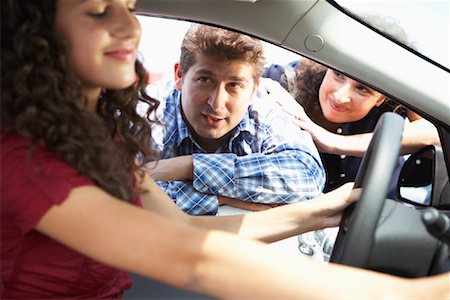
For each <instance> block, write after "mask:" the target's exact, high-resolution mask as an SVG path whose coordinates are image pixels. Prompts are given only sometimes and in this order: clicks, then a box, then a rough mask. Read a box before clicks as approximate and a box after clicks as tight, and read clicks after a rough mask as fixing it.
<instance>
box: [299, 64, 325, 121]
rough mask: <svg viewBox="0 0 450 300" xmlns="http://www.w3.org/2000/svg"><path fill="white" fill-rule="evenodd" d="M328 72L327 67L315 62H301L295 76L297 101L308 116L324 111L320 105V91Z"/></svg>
mask: <svg viewBox="0 0 450 300" xmlns="http://www.w3.org/2000/svg"><path fill="white" fill-rule="evenodd" d="M327 70H328V68H327V67H326V66H324V65H321V64H319V63H316V62H315V61H313V60H309V59H302V60H300V61H299V64H298V67H297V70H296V76H295V77H296V79H295V85H296V86H295V99H296V100H297V102H298V103H300V104H301V105H302V106H303V108H304V109H305V112H307V113H308V114H311V113H313V112H321V111H322V109H321V108H320V104H319V89H320V85H321V84H322V81H323V78H324V77H325V73H326V72H327Z"/></svg>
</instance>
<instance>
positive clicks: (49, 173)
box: [0, 141, 93, 234]
mask: <svg viewBox="0 0 450 300" xmlns="http://www.w3.org/2000/svg"><path fill="white" fill-rule="evenodd" d="M1 150H2V153H1V156H2V161H1V163H2V168H1V177H2V179H1V185H0V194H1V197H0V198H1V201H0V203H1V215H2V221H3V220H8V222H10V224H9V225H10V226H14V227H15V228H17V230H18V231H19V232H21V233H22V234H25V233H26V232H28V231H29V230H31V229H32V228H33V227H34V226H35V225H36V223H37V222H38V221H39V220H40V218H42V216H43V215H44V214H45V213H46V212H47V211H48V210H49V209H50V208H51V207H52V206H53V205H59V204H61V203H62V202H63V201H64V200H65V199H66V198H67V197H68V195H69V193H70V192H71V190H72V189H73V188H75V187H77V186H81V185H89V184H93V182H92V181H91V180H90V179H89V178H87V177H85V176H82V175H81V174H79V173H78V172H77V171H76V170H75V169H74V168H72V167H71V166H69V165H68V164H67V163H65V162H64V161H62V160H61V159H59V158H58V157H57V156H56V155H55V154H53V153H50V152H47V151H45V150H43V149H41V148H38V147H36V148H35V149H34V150H33V151H32V152H29V151H28V150H29V147H28V144H27V143H23V141H19V142H17V141H14V142H10V141H7V142H6V143H5V144H2V149H1ZM30 153H31V155H29V154H30Z"/></svg>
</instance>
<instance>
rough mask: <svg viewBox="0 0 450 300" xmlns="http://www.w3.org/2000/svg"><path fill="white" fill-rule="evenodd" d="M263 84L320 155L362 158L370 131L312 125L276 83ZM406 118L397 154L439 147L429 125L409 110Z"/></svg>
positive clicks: (370, 137) (303, 112)
mask: <svg viewBox="0 0 450 300" xmlns="http://www.w3.org/2000/svg"><path fill="white" fill-rule="evenodd" d="M263 82H264V83H263V86H265V87H266V90H268V91H269V92H270V94H271V97H269V98H273V100H274V101H276V102H277V103H278V104H279V105H280V106H281V107H282V108H283V109H284V111H286V112H287V113H288V114H290V115H291V116H292V117H293V118H292V121H293V122H294V123H295V124H296V125H297V126H299V127H301V128H302V129H304V130H306V131H308V132H309V133H310V134H311V136H312V138H313V140H314V142H315V143H316V145H317V148H319V150H320V151H321V152H323V153H330V154H336V155H348V156H363V155H364V153H365V152H366V150H367V148H368V147H369V144H370V141H371V139H372V136H373V133H372V132H370V133H361V134H354V135H339V134H335V133H333V132H330V131H328V130H326V129H325V128H323V127H321V126H319V125H317V124H316V123H314V122H313V121H312V120H311V119H310V118H309V117H308V116H307V114H306V112H305V111H304V109H303V107H302V106H301V105H300V104H299V103H298V102H297V101H295V99H294V98H292V96H291V95H290V94H289V93H287V91H286V90H284V89H283V88H282V87H281V86H280V85H279V84H278V83H277V82H274V81H268V80H264V81H263ZM408 119H409V120H406V121H405V126H404V128H403V135H402V144H401V148H400V154H408V153H413V152H416V151H418V150H419V149H421V148H423V147H425V146H427V145H440V140H439V134H438V132H437V130H436V127H435V126H434V125H433V124H432V123H430V122H429V121H427V120H425V119H423V118H421V117H420V116H419V115H417V114H416V113H414V112H412V111H408Z"/></svg>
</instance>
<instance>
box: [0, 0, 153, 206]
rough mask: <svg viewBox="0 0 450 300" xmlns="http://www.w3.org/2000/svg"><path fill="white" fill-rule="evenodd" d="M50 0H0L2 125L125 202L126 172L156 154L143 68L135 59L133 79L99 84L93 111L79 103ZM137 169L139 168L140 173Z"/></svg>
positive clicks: (130, 191)
mask: <svg viewBox="0 0 450 300" xmlns="http://www.w3.org/2000/svg"><path fill="white" fill-rule="evenodd" d="M55 13H56V1H55V0H39V1H15V0H7V1H1V18H2V20H1V45H2V51H1V90H2V93H1V131H2V133H14V134H18V135H20V136H22V137H25V138H27V139H29V140H30V141H31V142H32V148H33V147H34V146H36V145H42V146H45V147H46V148H47V149H48V150H49V151H52V152H54V153H56V154H57V155H58V156H59V157H60V158H61V159H63V160H64V161H66V162H67V163H68V164H70V165H71V166H72V167H74V168H75V169H77V170H78V171H79V172H80V173H81V174H83V175H85V176H87V177H89V178H91V179H92V180H93V181H94V182H95V183H96V184H97V185H98V186H100V187H101V188H103V189H104V190H106V191H107V192H108V193H110V194H111V195H114V196H116V197H118V198H121V199H124V200H126V201H130V200H131V199H132V198H133V196H134V195H135V193H136V189H135V188H133V183H132V181H133V180H132V178H133V177H132V174H133V172H134V171H137V170H138V169H139V167H138V166H137V165H136V159H138V160H139V164H143V163H145V162H147V161H149V160H151V159H152V158H153V157H154V152H153V151H152V149H151V146H150V139H151V131H150V124H149V122H148V121H147V120H146V119H145V118H143V117H141V116H139V115H138V114H137V112H136V106H137V104H138V102H139V101H144V102H146V103H148V104H149V106H150V108H149V111H148V112H147V114H150V112H151V111H153V110H154V109H156V107H157V105H158V101H157V100H154V99H152V98H150V97H149V96H148V95H147V94H146V93H145V87H146V85H147V72H146V70H145V69H144V67H143V65H142V64H141V63H140V62H139V61H138V60H137V61H136V63H135V68H136V73H137V81H136V83H135V84H134V85H132V86H130V87H128V88H126V89H122V90H104V91H103V92H102V94H101V97H100V99H99V102H98V106H97V112H96V113H93V112H89V111H86V110H85V109H84V108H85V107H86V105H87V98H86V97H85V96H84V95H83V93H82V90H81V83H80V82H79V80H77V79H76V78H75V77H74V76H73V75H71V74H70V72H68V68H67V55H66V49H65V46H64V44H63V43H62V41H61V38H60V37H59V36H58V35H57V34H56V33H55V30H54V23H55ZM140 175H141V176H142V175H143V173H140Z"/></svg>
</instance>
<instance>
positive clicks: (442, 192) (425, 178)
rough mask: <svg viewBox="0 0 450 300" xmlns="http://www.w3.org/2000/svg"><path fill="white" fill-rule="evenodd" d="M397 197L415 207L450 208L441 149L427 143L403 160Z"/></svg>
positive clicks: (449, 187)
mask: <svg viewBox="0 0 450 300" xmlns="http://www.w3.org/2000/svg"><path fill="white" fill-rule="evenodd" d="M397 195H398V198H399V199H400V200H402V201H404V202H407V203H410V204H413V205H416V206H434V207H439V208H443V209H446V208H447V209H448V208H450V185H449V176H448V174H447V170H446V168H445V161H444V155H443V153H442V148H441V147H438V146H426V147H424V148H423V149H421V150H419V151H418V152H416V153H414V154H412V155H411V156H410V157H409V158H408V159H407V160H406V162H405V163H404V165H403V167H402V170H401V172H400V176H399V181H398V184H397Z"/></svg>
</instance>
